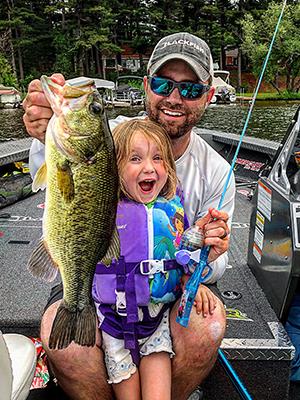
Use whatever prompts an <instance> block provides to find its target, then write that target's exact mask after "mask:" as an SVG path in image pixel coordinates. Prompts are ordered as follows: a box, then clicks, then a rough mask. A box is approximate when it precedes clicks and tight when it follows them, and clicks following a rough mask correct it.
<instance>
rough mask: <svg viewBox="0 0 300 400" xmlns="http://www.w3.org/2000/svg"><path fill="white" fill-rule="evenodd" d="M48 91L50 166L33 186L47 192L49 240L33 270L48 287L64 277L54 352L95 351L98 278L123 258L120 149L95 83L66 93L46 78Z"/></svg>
mask: <svg viewBox="0 0 300 400" xmlns="http://www.w3.org/2000/svg"><path fill="white" fill-rule="evenodd" d="M41 83H42V87H43V90H44V92H45V94H46V97H47V99H48V101H49V102H50V104H51V107H52V109H53V111H54V115H53V117H52V118H51V120H50V122H49V124H48V128H47V132H46V143H45V144H46V148H45V153H46V155H45V164H44V165H43V166H42V167H41V168H40V169H39V170H38V172H37V174H36V176H35V179H34V181H33V190H34V191H37V190H38V189H44V188H45V187H46V185H47V189H46V202H45V214H44V220H43V238H42V239H41V241H40V243H39V245H38V247H37V249H36V250H35V251H34V252H33V253H32V255H31V258H30V260H29V262H28V268H29V270H30V271H31V272H32V273H33V274H34V275H37V276H39V277H41V278H44V279H45V280H47V281H52V280H53V279H54V278H55V276H56V273H57V269H59V271H60V274H61V277H62V282H63V290H64V296H63V300H62V302H61V305H60V306H59V308H58V311H57V314H56V317H55V320H54V322H53V326H52V331H51V334H50V338H49V347H50V348H51V349H56V348H57V349H62V348H65V347H67V346H68V345H69V344H70V343H71V342H72V341H74V342H75V343H78V344H80V345H82V346H93V345H94V344H95V334H96V313H95V308H94V304H93V301H92V297H91V287H92V281H93V275H94V270H95V267H96V264H97V262H98V261H100V260H102V261H104V262H105V261H106V262H107V263H108V262H109V260H111V259H112V258H118V257H119V240H118V234H117V230H116V227H115V216H116V209H117V202H118V187H119V179H118V172H117V164H116V158H115V151H114V144H113V139H112V136H111V133H110V130H109V127H108V123H107V119H106V115H105V112H104V106H103V103H102V101H101V98H100V96H99V93H98V91H97V89H96V87H95V85H94V81H93V80H91V79H88V78H77V79H75V80H71V81H69V82H68V81H67V82H66V84H65V85H64V86H63V87H62V86H60V85H58V84H56V83H55V82H53V81H52V80H51V79H50V78H48V77H46V76H42V77H41Z"/></svg>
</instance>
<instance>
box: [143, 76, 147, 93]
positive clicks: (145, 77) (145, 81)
mask: <svg viewBox="0 0 300 400" xmlns="http://www.w3.org/2000/svg"><path fill="white" fill-rule="evenodd" d="M143 83H144V89H145V92H146V91H147V88H148V78H147V76H144V80H143Z"/></svg>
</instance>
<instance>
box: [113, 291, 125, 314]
mask: <svg viewBox="0 0 300 400" xmlns="http://www.w3.org/2000/svg"><path fill="white" fill-rule="evenodd" d="M115 294H116V311H117V313H118V314H119V315H120V316H121V317H126V316H127V311H126V297H125V292H118V291H117V290H115Z"/></svg>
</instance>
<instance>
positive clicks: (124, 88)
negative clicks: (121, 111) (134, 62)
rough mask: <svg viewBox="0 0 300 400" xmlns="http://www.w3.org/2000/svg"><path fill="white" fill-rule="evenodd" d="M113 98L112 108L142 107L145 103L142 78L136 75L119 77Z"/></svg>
mask: <svg viewBox="0 0 300 400" xmlns="http://www.w3.org/2000/svg"><path fill="white" fill-rule="evenodd" d="M115 86H116V89H115V92H114V96H113V106H114V107H124V106H125V107H126V106H131V107H132V106H142V105H143V104H144V101H145V94H144V89H143V78H142V77H141V76H136V75H124V76H119V77H118V78H117V80H116V84H115Z"/></svg>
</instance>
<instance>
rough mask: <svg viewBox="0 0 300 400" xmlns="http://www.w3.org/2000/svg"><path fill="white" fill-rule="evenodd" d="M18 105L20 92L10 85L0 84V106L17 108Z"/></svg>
mask: <svg viewBox="0 0 300 400" xmlns="http://www.w3.org/2000/svg"><path fill="white" fill-rule="evenodd" d="M20 105H21V94H20V92H19V91H18V90H17V89H16V88H14V87H12V86H3V85H0V108H18V107H20Z"/></svg>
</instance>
